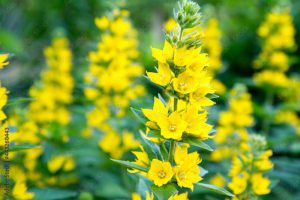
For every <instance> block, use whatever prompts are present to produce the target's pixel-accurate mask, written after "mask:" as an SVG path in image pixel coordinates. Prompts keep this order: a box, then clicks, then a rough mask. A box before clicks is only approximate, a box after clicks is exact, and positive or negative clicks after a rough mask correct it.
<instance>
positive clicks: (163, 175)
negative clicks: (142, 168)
mask: <svg viewBox="0 0 300 200" xmlns="http://www.w3.org/2000/svg"><path fill="white" fill-rule="evenodd" d="M157 176H158V177H159V178H165V176H166V172H164V171H163V170H160V171H159V172H158V174H157Z"/></svg>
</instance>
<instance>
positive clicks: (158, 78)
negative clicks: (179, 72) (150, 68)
mask: <svg viewBox="0 0 300 200" xmlns="http://www.w3.org/2000/svg"><path fill="white" fill-rule="evenodd" d="M147 76H148V77H149V79H150V80H151V81H152V82H153V83H156V84H158V85H161V86H166V85H168V84H169V83H170V82H171V78H172V71H171V70H170V67H169V64H168V63H161V62H158V72H157V73H154V72H147Z"/></svg>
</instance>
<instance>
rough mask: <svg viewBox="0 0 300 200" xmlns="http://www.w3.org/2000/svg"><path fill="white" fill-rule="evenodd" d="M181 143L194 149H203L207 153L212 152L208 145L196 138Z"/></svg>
mask: <svg viewBox="0 0 300 200" xmlns="http://www.w3.org/2000/svg"><path fill="white" fill-rule="evenodd" d="M183 142H186V143H188V144H190V145H192V146H195V147H199V148H202V149H205V150H207V151H213V149H212V148H211V147H210V146H209V145H208V144H206V143H205V142H203V141H202V140H200V139H197V138H186V139H184V140H183Z"/></svg>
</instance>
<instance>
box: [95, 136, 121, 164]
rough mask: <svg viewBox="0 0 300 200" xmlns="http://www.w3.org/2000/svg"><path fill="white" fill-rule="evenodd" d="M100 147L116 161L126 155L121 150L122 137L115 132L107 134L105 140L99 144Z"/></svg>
mask: <svg viewBox="0 0 300 200" xmlns="http://www.w3.org/2000/svg"><path fill="white" fill-rule="evenodd" d="M98 146H99V147H100V148H101V149H102V150H103V151H104V152H106V153H109V154H110V155H111V157H113V158H115V159H119V158H121V157H122V155H123V153H124V152H123V150H122V149H121V136H120V135H119V134H118V133H116V132H114V131H110V132H108V133H105V135H104V136H103V138H102V139H101V140H100V141H99V142H98Z"/></svg>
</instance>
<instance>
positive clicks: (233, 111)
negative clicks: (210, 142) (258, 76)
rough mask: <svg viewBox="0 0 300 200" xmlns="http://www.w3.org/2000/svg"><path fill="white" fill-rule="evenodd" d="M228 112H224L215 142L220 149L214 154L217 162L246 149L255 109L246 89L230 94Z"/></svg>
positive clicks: (236, 90)
mask: <svg viewBox="0 0 300 200" xmlns="http://www.w3.org/2000/svg"><path fill="white" fill-rule="evenodd" d="M228 104H229V109H228V111H222V112H221V113H220V117H219V125H218V127H217V133H216V135H215V137H214V140H215V142H216V144H217V146H218V148H217V149H216V150H215V151H214V152H213V153H212V159H213V160H215V161H219V160H223V159H228V158H231V157H233V156H235V155H236V153H237V152H238V151H239V150H240V149H245V148H246V147H245V146H244V142H245V141H247V139H248V131H247V128H248V127H250V126H252V125H253V123H254V119H253V117H252V113H253V107H252V102H251V96H250V94H249V93H247V92H246V91H245V88H244V87H242V86H241V88H239V87H236V88H235V89H233V90H232V91H231V92H230V98H229V103H228Z"/></svg>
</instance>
